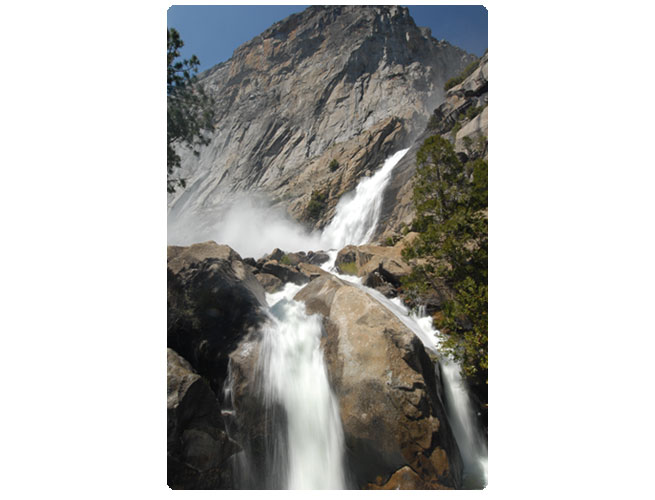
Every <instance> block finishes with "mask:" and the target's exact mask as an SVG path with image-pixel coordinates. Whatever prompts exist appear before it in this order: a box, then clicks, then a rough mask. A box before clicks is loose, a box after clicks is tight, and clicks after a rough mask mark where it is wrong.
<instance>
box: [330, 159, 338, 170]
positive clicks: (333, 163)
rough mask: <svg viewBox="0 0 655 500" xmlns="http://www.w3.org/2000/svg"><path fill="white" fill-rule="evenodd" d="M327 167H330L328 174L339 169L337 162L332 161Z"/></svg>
mask: <svg viewBox="0 0 655 500" xmlns="http://www.w3.org/2000/svg"><path fill="white" fill-rule="evenodd" d="M329 167H330V172H334V171H335V170H336V169H338V168H339V162H338V161H337V160H332V161H331V162H330V165H329Z"/></svg>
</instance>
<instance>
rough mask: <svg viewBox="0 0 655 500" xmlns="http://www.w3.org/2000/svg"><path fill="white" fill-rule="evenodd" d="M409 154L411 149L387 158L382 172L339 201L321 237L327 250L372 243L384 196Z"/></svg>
mask: <svg viewBox="0 0 655 500" xmlns="http://www.w3.org/2000/svg"><path fill="white" fill-rule="evenodd" d="M407 151H409V148H408V149H402V150H400V151H398V152H397V153H395V154H394V155H392V156H391V157H389V158H387V159H386V160H385V162H384V164H383V165H382V168H381V169H380V170H378V171H377V172H375V174H373V175H372V176H371V177H366V178H364V179H362V180H361V181H360V182H359V184H358V185H357V188H356V189H355V192H354V193H349V194H348V195H346V196H344V197H342V198H341V199H340V200H339V203H338V204H337V209H336V212H335V214H334V218H333V219H332V221H331V222H330V224H328V225H327V226H326V228H325V229H324V230H323V234H322V235H321V244H322V245H323V248H326V249H335V248H336V249H340V248H343V247H344V246H346V245H362V244H364V243H368V241H369V240H370V239H371V238H372V237H373V234H374V233H375V228H376V226H377V223H378V219H379V217H380V209H381V208H382V194H383V193H384V188H385V187H386V186H387V183H388V182H389V179H390V178H391V171H392V170H393V167H395V166H396V164H397V163H398V162H399V161H400V159H401V158H402V157H403V156H405V154H406V153H407Z"/></svg>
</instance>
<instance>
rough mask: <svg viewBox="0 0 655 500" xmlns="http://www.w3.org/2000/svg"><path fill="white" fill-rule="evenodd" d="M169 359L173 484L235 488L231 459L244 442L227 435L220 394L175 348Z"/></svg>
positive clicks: (175, 486) (178, 486) (170, 477)
mask: <svg viewBox="0 0 655 500" xmlns="http://www.w3.org/2000/svg"><path fill="white" fill-rule="evenodd" d="M167 364H168V370H167V371H168V375H167V386H168V398H167V399H168V400H167V405H166V408H167V423H168V446H167V448H168V485H169V486H170V487H171V488H173V489H185V490H188V489H222V488H232V487H234V480H233V477H232V467H231V464H230V461H231V460H232V456H233V455H234V454H235V453H236V452H238V451H239V450H240V447H239V445H237V444H236V443H235V442H234V441H232V440H231V439H230V438H229V437H228V436H227V433H226V431H225V424H224V422H223V419H222V418H221V410H220V407H219V405H218V401H217V399H216V395H215V394H214V392H212V390H211V389H210V388H209V385H208V384H207V382H205V381H204V380H203V379H202V378H201V377H200V375H198V374H197V373H195V372H194V370H193V368H192V367H191V365H190V364H189V362H188V361H186V360H185V359H184V358H182V357H181V356H180V355H179V354H177V353H176V352H175V351H173V350H172V349H168V355H167Z"/></svg>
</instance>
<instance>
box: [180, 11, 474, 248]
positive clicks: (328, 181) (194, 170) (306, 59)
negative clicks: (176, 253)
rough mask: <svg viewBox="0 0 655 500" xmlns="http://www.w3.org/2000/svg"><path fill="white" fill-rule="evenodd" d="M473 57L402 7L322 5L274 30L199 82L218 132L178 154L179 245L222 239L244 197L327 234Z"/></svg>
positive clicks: (418, 128) (418, 129)
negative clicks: (350, 196) (198, 148)
mask: <svg viewBox="0 0 655 500" xmlns="http://www.w3.org/2000/svg"><path fill="white" fill-rule="evenodd" d="M473 59H474V56H472V55H470V54H467V53H466V52H464V51H462V50H461V49H458V48H457V47H454V46H452V45H450V44H448V43H447V42H443V41H442V42H439V41H437V40H436V39H434V38H432V36H431V33H430V30H429V29H427V28H420V27H417V26H416V24H415V23H414V21H413V19H412V18H411V17H410V16H409V13H408V10H407V9H406V8H404V7H396V6H379V7H370V6H328V7H321V6H313V7H310V8H308V9H306V10H305V11H303V12H301V13H299V14H294V15H292V16H290V17H288V18H286V19H285V20H283V21H281V22H279V23H277V24H275V25H273V26H272V27H271V28H269V29H268V30H266V31H265V32H264V33H262V34H261V35H260V36H258V37H256V38H254V39H253V40H251V41H249V42H247V43H245V44H243V45H242V46H241V47H239V48H238V49H237V50H236V51H235V52H234V54H233V56H232V58H231V59H230V60H229V61H227V62H225V63H221V64H219V65H217V66H215V67H214V68H212V69H210V70H208V71H207V72H205V73H204V74H203V75H201V81H202V83H203V84H204V85H206V86H207V88H208V89H209V91H210V92H211V93H212V95H213V96H214V97H215V99H216V115H217V128H216V131H215V133H214V135H213V137H212V140H211V143H210V144H209V145H208V146H207V147H205V148H204V149H203V151H202V152H201V154H200V156H199V157H195V156H194V155H192V154H191V153H190V152H188V151H184V150H181V151H180V155H181V157H182V169H181V171H180V174H181V176H182V177H184V178H186V180H187V187H186V189H184V190H180V191H178V192H176V193H175V194H174V195H170V196H169V200H168V203H169V242H171V243H191V242H194V241H201V240H205V239H211V238H213V237H215V234H214V233H213V231H214V229H215V226H216V224H217V223H219V222H220V220H221V217H222V214H223V213H224V211H225V210H226V209H227V207H229V206H230V205H231V204H232V203H233V202H235V201H237V200H243V198H244V197H245V196H246V194H245V193H247V197H249V198H262V199H264V200H266V204H267V206H270V205H272V206H273V207H274V208H278V209H281V210H283V211H285V212H286V213H287V214H289V216H290V217H292V218H294V219H296V220H300V221H303V222H304V223H305V224H306V225H308V226H314V227H322V226H324V225H325V224H326V223H327V222H328V221H329V220H330V219H331V217H332V216H333V214H334V208H335V206H336V204H337V202H338V200H339V198H340V197H341V196H342V195H343V194H344V193H346V192H348V191H350V190H352V189H353V188H354V187H355V185H356V184H357V181H358V180H359V178H360V177H361V176H362V175H364V174H366V173H367V172H368V171H371V170H372V169H375V168H377V167H379V166H380V165H381V163H382V162H383V160H384V158H385V157H387V156H388V155H390V154H391V153H392V152H394V151H396V150H398V149H400V148H401V147H404V146H407V145H409V144H410V143H411V142H412V140H413V139H414V138H415V137H416V136H417V135H418V134H419V133H420V132H422V131H423V130H424V129H425V126H426V123H427V119H428V118H429V116H430V114H431V112H432V110H433V109H434V108H435V107H436V106H437V105H439V104H440V103H441V102H442V101H443V99H444V91H443V85H444V82H445V81H446V80H447V79H448V78H450V77H452V76H454V75H455V74H457V73H459V72H460V71H461V70H462V69H463V67H465V66H466V65H467V64H468V63H469V62H470V61H472V60H473ZM333 160H336V161H333ZM312 195H313V196H314V199H315V200H316V199H319V200H320V203H318V204H314V205H313V208H314V210H310V209H309V208H308V207H309V205H310V201H311V200H312ZM316 208H318V209H316Z"/></svg>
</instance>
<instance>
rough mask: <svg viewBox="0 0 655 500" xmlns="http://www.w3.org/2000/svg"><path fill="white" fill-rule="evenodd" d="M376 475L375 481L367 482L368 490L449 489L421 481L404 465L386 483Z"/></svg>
mask: <svg viewBox="0 0 655 500" xmlns="http://www.w3.org/2000/svg"><path fill="white" fill-rule="evenodd" d="M382 481H383V480H382V477H380V476H378V477H377V478H376V482H375V483H369V484H368V485H367V486H366V489H369V490H430V489H438V490H441V489H450V488H447V487H444V486H439V485H435V484H428V483H426V482H425V481H423V480H422V479H421V478H420V477H419V476H418V474H416V472H414V471H413V470H412V469H411V468H410V467H408V466H406V465H405V466H404V467H401V468H400V469H398V470H397V471H396V472H394V473H393V475H392V476H391V477H390V478H389V480H388V481H387V482H386V483H383V482H382Z"/></svg>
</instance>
